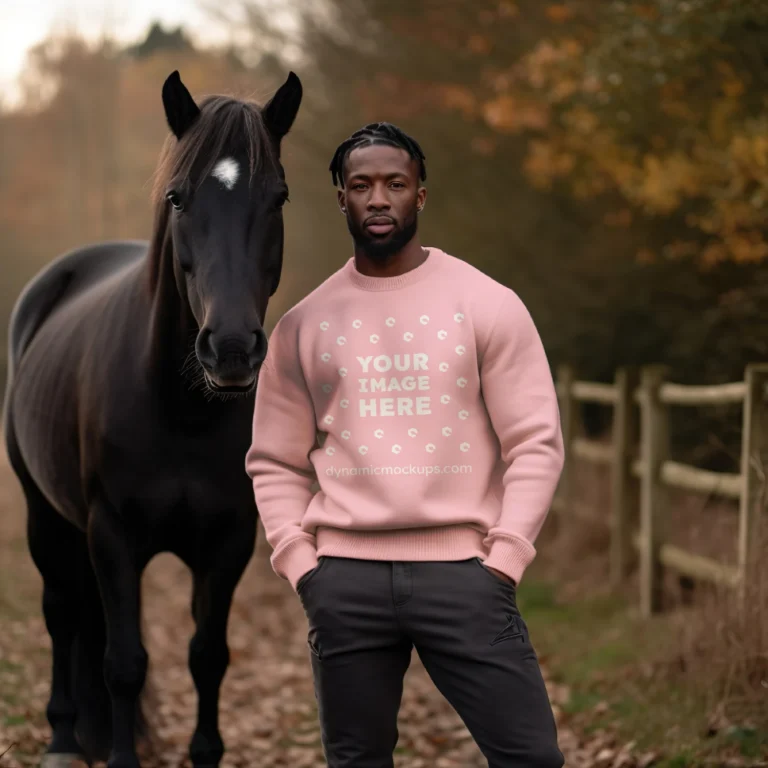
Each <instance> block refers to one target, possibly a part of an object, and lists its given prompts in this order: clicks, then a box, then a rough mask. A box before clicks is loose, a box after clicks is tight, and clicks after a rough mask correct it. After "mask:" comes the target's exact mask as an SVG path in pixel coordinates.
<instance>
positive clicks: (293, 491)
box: [245, 315, 317, 589]
mask: <svg viewBox="0 0 768 768" xmlns="http://www.w3.org/2000/svg"><path fill="white" fill-rule="evenodd" d="M286 319H287V317H286V316H285V315H284V316H283V317H282V318H281V319H280V320H279V321H278V322H277V323H276V325H275V327H274V329H273V331H272V333H271V334H270V339H269V347H268V351H267V356H266V358H265V360H264V362H263V363H262V366H261V370H260V372H259V380H258V384H257V387H256V402H255V406H254V411H253V425H252V441H251V445H250V448H249V449H248V452H247V454H246V458H245V469H246V473H247V474H248V476H249V477H250V478H251V480H252V482H253V492H254V496H255V499H256V506H257V507H258V509H259V516H260V517H261V521H262V524H263V525H264V531H265V533H266V537H267V541H268V542H269V543H270V545H271V546H272V548H273V552H272V556H271V558H270V561H271V563H272V568H273V569H274V571H275V573H277V574H278V576H281V577H283V578H285V579H287V580H288V581H289V582H290V584H291V586H292V587H293V588H294V589H295V588H296V583H297V582H298V580H299V579H300V578H301V576H302V575H303V574H304V573H307V572H308V571H310V570H312V569H313V568H314V567H315V566H316V565H317V548H316V544H315V536H314V534H311V533H308V532H306V531H304V530H303V529H302V526H301V521H302V519H303V517H304V514H305V512H306V510H307V507H308V506H309V503H310V501H311V500H312V497H313V496H314V493H313V491H312V490H311V486H312V484H313V483H314V481H315V472H314V468H313V466H312V463H311V461H310V459H309V454H310V453H311V451H312V449H313V448H314V447H315V444H316V440H317V428H316V426H317V423H316V418H315V412H314V406H313V404H312V399H311V397H310V394H309V391H308V389H307V385H306V382H305V379H304V374H303V371H302V368H301V363H300V360H299V353H298V343H297V338H296V333H297V332H296V328H295V326H294V324H293V323H288V322H284V321H286Z"/></svg>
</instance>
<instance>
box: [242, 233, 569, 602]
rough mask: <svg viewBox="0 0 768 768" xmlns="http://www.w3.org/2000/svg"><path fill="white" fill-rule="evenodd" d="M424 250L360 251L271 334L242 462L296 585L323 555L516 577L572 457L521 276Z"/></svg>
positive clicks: (283, 568) (277, 556)
mask: <svg viewBox="0 0 768 768" xmlns="http://www.w3.org/2000/svg"><path fill="white" fill-rule="evenodd" d="M428 251H429V256H428V258H427V259H426V261H424V262H423V263H422V264H421V265H419V266H418V267H416V268H415V269H413V270H411V271H409V272H407V273H405V274H403V275H399V276H397V277H384V278H382V277H369V276H366V275H363V274H362V273H360V272H358V271H357V269H356V267H355V261H354V259H353V258H350V259H349V261H347V263H346V264H345V265H344V266H343V267H342V268H341V269H339V270H338V271H337V272H335V273H334V274H332V275H331V276H330V277H329V278H328V279H327V280H326V281H325V282H323V283H322V284H321V285H320V286H318V287H317V288H316V289H315V290H314V291H312V293H310V294H309V295H308V296H306V297H305V298H304V299H302V300H301V301H300V302H299V303H298V304H296V305H295V306H294V307H292V308H291V309H290V310H288V311H287V312H286V313H285V314H284V315H283V316H282V317H281V318H280V320H279V321H278V322H277V324H276V326H275V328H274V330H273V331H272V333H271V334H270V339H269V349H268V353H267V358H266V360H265V361H264V364H263V365H262V368H261V372H260V374H259V381H258V388H257V392H256V405H255V409H254V414H253V442H252V445H251V447H250V449H249V451H248V453H247V456H246V459H245V468H246V471H247V473H248V475H249V476H250V477H251V478H252V480H253V490H254V494H255V498H256V503H257V505H258V508H259V512H260V516H261V519H262V522H263V525H264V529H265V531H266V535H267V539H268V541H269V543H270V545H271V546H272V548H273V553H272V557H271V563H272V567H273V569H274V570H275V572H276V573H277V574H278V575H280V576H282V577H284V578H286V579H288V581H289V582H290V583H291V585H292V586H293V587H294V588H295V586H296V583H297V582H298V580H299V579H300V578H301V576H302V575H303V574H304V573H306V572H308V571H309V570H311V569H312V568H314V567H315V566H316V565H317V558H318V557H319V556H322V555H327V556H338V557H350V558H363V559H370V560H463V559H467V558H471V557H479V558H481V559H483V560H484V561H485V564H486V565H487V566H490V567H493V568H496V569H497V570H499V571H502V572H503V573H505V574H507V575H509V576H511V577H512V578H513V579H515V581H517V582H519V581H520V579H521V577H522V575H523V572H524V570H525V569H526V567H527V566H528V565H529V564H530V563H531V561H532V560H533V558H534V556H535V554H536V550H535V548H534V541H535V539H536V537H537V535H538V533H539V530H540V529H541V526H542V524H543V523H544V520H545V517H546V515H547V512H548V510H549V506H550V504H551V502H552V497H553V495H554V492H555V488H556V486H557V483H558V480H559V477H560V472H561V470H562V463H563V444H562V434H561V430H560V415H559V410H558V403H557V398H556V395H555V388H554V384H553V381H552V375H551V373H550V369H549V365H548V362H547V358H546V355H545V352H544V348H543V346H542V343H541V339H540V337H539V334H538V332H537V330H536V328H535V326H534V323H533V320H532V319H531V316H530V314H529V313H528V311H527V309H526V308H525V306H524V305H523V303H522V301H521V300H520V299H519V298H518V297H517V295H516V294H515V293H514V292H513V291H512V290H510V289H509V288H507V287H505V286H503V285H501V284H500V283H498V282H496V281H495V280H493V279H492V278H490V277H488V276H487V275H485V274H484V273H483V272H481V271H480V270H478V269H476V268H475V267H473V266H471V265H470V264H468V263H466V262H464V261H461V260H460V259H457V258H455V257H453V256H450V255H448V254H446V253H444V252H443V251H441V250H439V249H437V248H430V249H428ZM315 482H317V484H318V485H319V490H313V488H312V486H313V484H314V483H315Z"/></svg>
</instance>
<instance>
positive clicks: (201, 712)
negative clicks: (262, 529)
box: [189, 526, 255, 768]
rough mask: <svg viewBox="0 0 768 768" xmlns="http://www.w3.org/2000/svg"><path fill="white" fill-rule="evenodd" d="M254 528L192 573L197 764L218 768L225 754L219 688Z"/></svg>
mask: <svg viewBox="0 0 768 768" xmlns="http://www.w3.org/2000/svg"><path fill="white" fill-rule="evenodd" d="M254 541H255V526H254V529H253V530H239V531H238V532H237V536H232V537H231V538H229V539H228V540H227V541H226V542H225V543H224V544H223V546H220V547H217V548H216V549H215V550H214V551H212V552H210V553H206V556H205V557H204V559H203V562H204V565H202V566H198V567H197V568H196V569H195V570H194V572H193V578H194V592H193V597H192V613H193V616H194V619H195V625H196V631H195V634H194V636H193V637H192V640H191V642H190V644H189V669H190V672H191V674H192V679H193V680H194V683H195V687H196V688H197V696H198V704H197V727H196V729H195V732H194V735H193V736H192V741H191V743H190V746H189V755H190V758H191V760H192V765H193V766H194V768H215V766H218V765H219V762H220V761H221V758H222V755H223V754H224V744H223V742H222V739H221V734H220V733H219V690H220V688H221V682H222V680H223V679H224V674H225V673H226V671H227V666H228V664H229V648H228V646H227V622H228V619H229V611H230V607H231V605H232V596H233V594H234V591H235V588H236V587H237V584H238V581H239V580H240V577H241V576H242V574H243V571H244V570H245V567H246V566H247V565H248V561H249V560H250V558H251V555H252V554H253V549H254Z"/></svg>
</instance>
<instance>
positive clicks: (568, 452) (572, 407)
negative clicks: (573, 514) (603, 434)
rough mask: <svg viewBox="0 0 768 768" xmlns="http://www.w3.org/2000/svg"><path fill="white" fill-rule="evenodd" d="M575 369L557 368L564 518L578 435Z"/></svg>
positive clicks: (570, 493)
mask: <svg viewBox="0 0 768 768" xmlns="http://www.w3.org/2000/svg"><path fill="white" fill-rule="evenodd" d="M575 378H576V377H575V374H574V370H573V368H572V367H571V366H570V365H560V366H558V369H557V388H558V392H559V393H560V428H561V429H562V433H563V450H564V454H565V455H564V460H563V471H562V473H561V475H560V492H559V494H558V495H559V497H560V507H559V510H558V512H559V514H560V515H561V517H562V519H565V518H566V517H567V516H568V513H569V512H570V511H571V510H572V503H573V467H572V463H573V439H574V437H576V425H577V419H578V413H577V410H576V401H575V400H574V398H573V382H574V381H575Z"/></svg>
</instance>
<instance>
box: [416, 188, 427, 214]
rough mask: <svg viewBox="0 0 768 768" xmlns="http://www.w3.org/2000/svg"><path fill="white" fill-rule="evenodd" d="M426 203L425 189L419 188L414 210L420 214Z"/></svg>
mask: <svg viewBox="0 0 768 768" xmlns="http://www.w3.org/2000/svg"><path fill="white" fill-rule="evenodd" d="M426 202H427V188H426V187H419V191H418V192H417V193H416V210H417V211H418V212H419V213H421V212H422V211H423V210H424V206H425V205H426Z"/></svg>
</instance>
